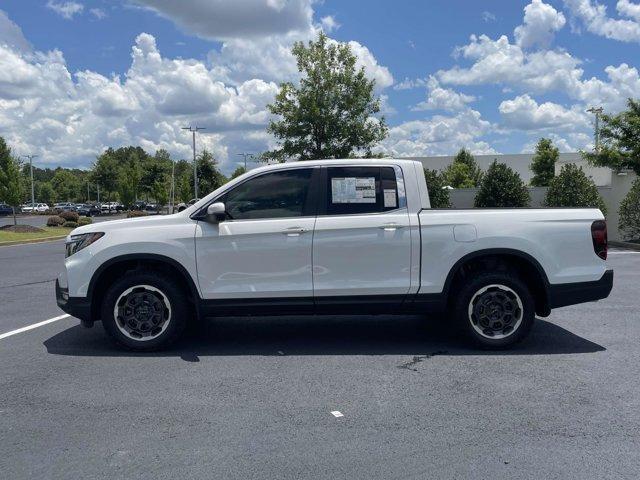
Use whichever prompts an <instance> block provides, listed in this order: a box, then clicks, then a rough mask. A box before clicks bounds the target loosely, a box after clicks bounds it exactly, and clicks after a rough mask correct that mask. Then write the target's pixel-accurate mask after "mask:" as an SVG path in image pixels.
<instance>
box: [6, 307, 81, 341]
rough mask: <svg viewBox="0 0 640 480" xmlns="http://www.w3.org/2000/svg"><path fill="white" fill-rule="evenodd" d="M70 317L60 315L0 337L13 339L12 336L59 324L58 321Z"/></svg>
mask: <svg viewBox="0 0 640 480" xmlns="http://www.w3.org/2000/svg"><path fill="white" fill-rule="evenodd" d="M70 316H71V315H69V314H66V313H65V314H64V315H60V316H59V317H53V318H50V319H49V320H43V321H42V322H38V323H34V324H33V325H27V326H26V327H22V328H18V329H16V330H11V331H10V332H7V333H3V334H2V335H0V340H2V339H3V338H7V337H11V336H12V335H17V334H18V333H22V332H26V331H28V330H33V329H34V328H38V327H41V326H43V325H46V324H47V323H53V322H57V321H58V320H62V319H63V318H67V317H70Z"/></svg>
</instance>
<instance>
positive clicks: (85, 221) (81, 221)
mask: <svg viewBox="0 0 640 480" xmlns="http://www.w3.org/2000/svg"><path fill="white" fill-rule="evenodd" d="M91 223H93V221H92V220H91V219H90V218H89V217H80V218H79V219H78V225H80V226H83V225H91Z"/></svg>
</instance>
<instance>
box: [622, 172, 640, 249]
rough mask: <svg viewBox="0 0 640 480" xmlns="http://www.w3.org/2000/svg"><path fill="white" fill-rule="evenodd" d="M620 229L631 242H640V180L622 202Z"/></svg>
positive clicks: (635, 182) (634, 183) (637, 180)
mask: <svg viewBox="0 0 640 480" xmlns="http://www.w3.org/2000/svg"><path fill="white" fill-rule="evenodd" d="M619 213H620V219H619V221H618V229H619V230H620V231H621V232H622V234H623V236H624V237H625V238H626V239H629V240H640V178H638V179H636V180H635V181H634V182H633V185H632V186H631V190H629V193H627V195H626V196H625V197H624V198H623V199H622V202H620V211H619Z"/></svg>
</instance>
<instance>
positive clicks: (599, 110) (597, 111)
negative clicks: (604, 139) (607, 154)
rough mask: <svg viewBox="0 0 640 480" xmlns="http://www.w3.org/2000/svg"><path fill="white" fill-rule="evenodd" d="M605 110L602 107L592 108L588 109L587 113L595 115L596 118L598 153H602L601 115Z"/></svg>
mask: <svg viewBox="0 0 640 480" xmlns="http://www.w3.org/2000/svg"><path fill="white" fill-rule="evenodd" d="M603 111H604V109H603V108H602V107H591V108H588V109H587V112H589V113H593V114H594V115H595V116H596V125H595V127H596V130H595V135H594V137H595V141H596V153H598V152H599V151H600V115H602V112H603Z"/></svg>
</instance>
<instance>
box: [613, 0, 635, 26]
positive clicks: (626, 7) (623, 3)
mask: <svg viewBox="0 0 640 480" xmlns="http://www.w3.org/2000/svg"><path fill="white" fill-rule="evenodd" d="M616 10H618V13H619V14H620V15H624V16H625V17H629V18H632V19H634V20H635V21H636V22H640V4H639V3H632V2H630V1H629V0H619V1H618V3H617V4H616Z"/></svg>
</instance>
